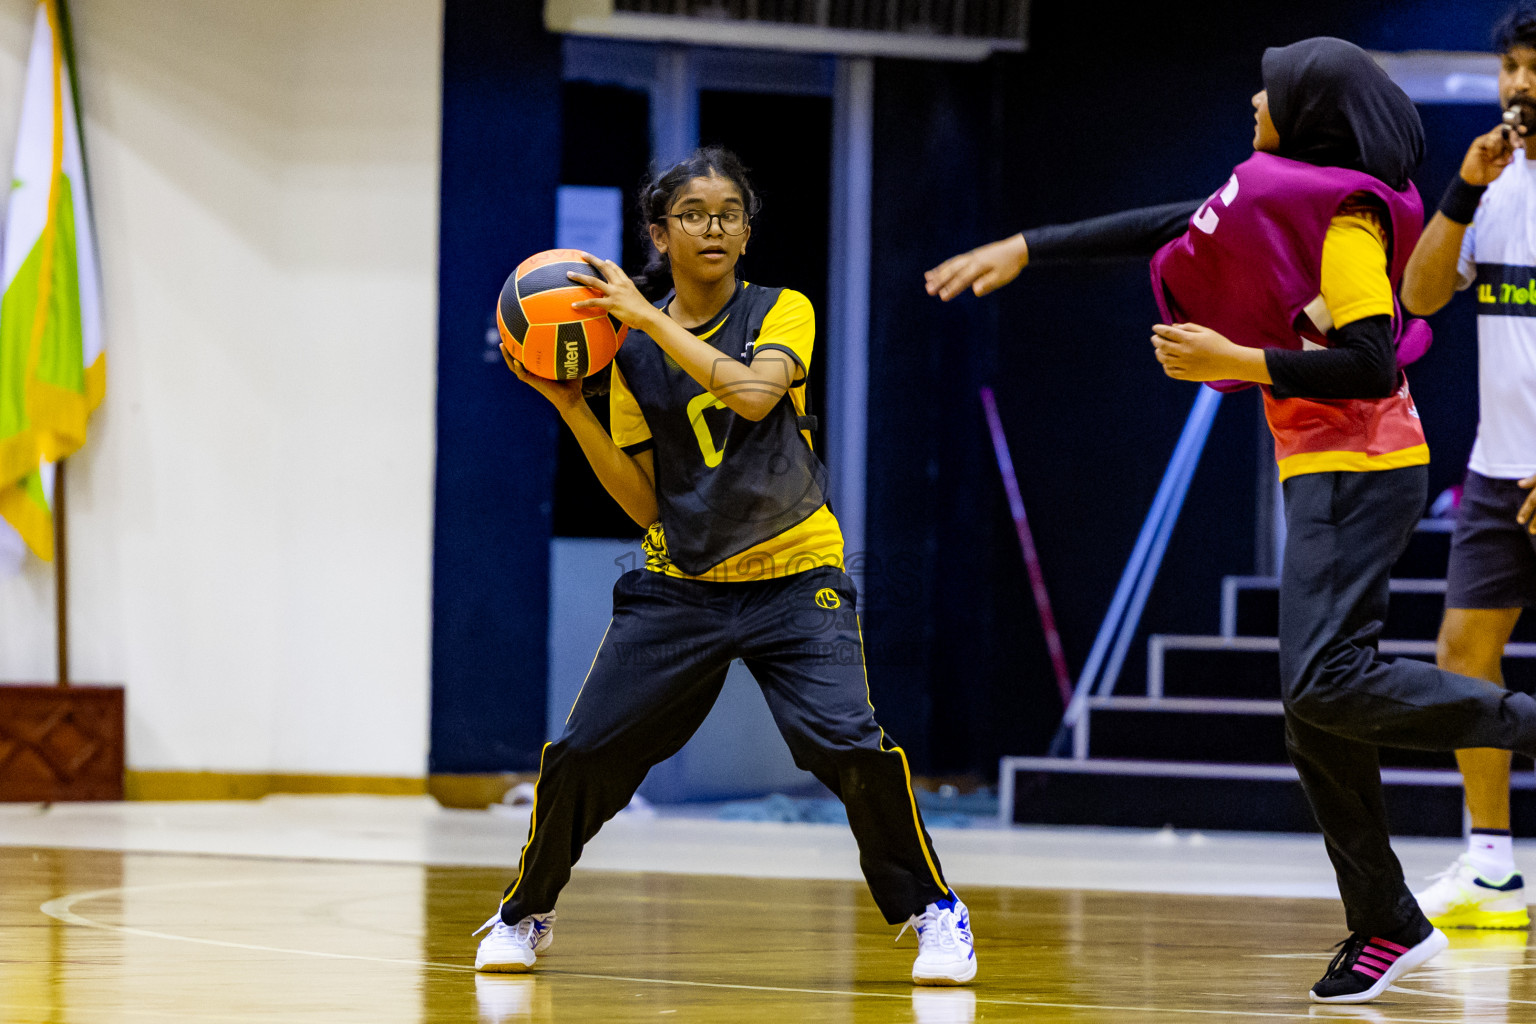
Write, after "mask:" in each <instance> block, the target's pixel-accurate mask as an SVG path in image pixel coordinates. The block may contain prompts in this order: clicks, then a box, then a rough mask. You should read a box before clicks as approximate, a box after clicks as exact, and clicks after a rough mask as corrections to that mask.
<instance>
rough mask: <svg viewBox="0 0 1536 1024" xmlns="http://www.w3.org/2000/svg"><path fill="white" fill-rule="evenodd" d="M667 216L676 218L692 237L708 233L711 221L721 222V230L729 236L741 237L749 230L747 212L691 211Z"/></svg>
mask: <svg viewBox="0 0 1536 1024" xmlns="http://www.w3.org/2000/svg"><path fill="white" fill-rule="evenodd" d="M667 216H668V217H676V218H677V222H678V223H679V224H681V225H682V226H683V230H684V231H686V232H688V234H690V235H702V234H704V233H705V232H707V231H708V230H709V222H710V221H719V222H720V230H721V231H723V232H725V233H726V234H727V235H739V234H741V233H742V232H743V231H745V230H747V211H745V210H724V211H722V212H720V213H705V212H704V211H703V210H689V211H687V212H686V213H669V214H667Z"/></svg>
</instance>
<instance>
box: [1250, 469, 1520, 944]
mask: <svg viewBox="0 0 1536 1024" xmlns="http://www.w3.org/2000/svg"><path fill="white" fill-rule="evenodd" d="M1427 478H1428V471H1427V470H1426V468H1425V467H1423V466H1411V467H1408V468H1405V469H1392V470H1383V471H1380V472H1374V473H1306V474H1302V475H1299V476H1293V477H1291V478H1290V479H1289V480H1286V481H1285V484H1284V487H1285V523H1286V545H1285V563H1284V566H1283V567H1282V570H1281V578H1280V686H1281V696H1282V698H1283V699H1284V701H1285V729H1286V745H1287V747H1288V749H1289V750H1290V755H1291V761H1292V763H1293V764H1295V766H1296V770H1297V771H1298V772H1299V773H1300V775H1301V783H1302V786H1303V787H1304V788H1305V790H1306V793H1307V799H1308V801H1309V802H1310V803H1311V805H1312V813H1313V814H1314V815H1315V816H1316V818H1317V823H1318V825H1319V826H1320V827H1321V829H1322V832H1323V838H1324V840H1325V842H1326V843H1327V847H1328V856H1329V857H1330V858H1331V859H1332V861H1333V866H1334V870H1335V871H1336V872H1337V874H1338V880H1339V895H1340V896H1341V897H1342V898H1343V901H1344V912H1345V917H1346V920H1347V924H1348V927H1349V929H1350V931H1352V932H1365V933H1367V934H1371V935H1390V934H1393V933H1395V932H1398V931H1400V930H1402V929H1405V928H1408V927H1409V926H1410V925H1413V924H1415V923H1416V922H1417V921H1418V920H1419V917H1420V912H1419V907H1418V904H1417V903H1416V902H1415V901H1414V899H1413V894H1412V893H1411V892H1410V891H1409V889H1408V886H1407V884H1406V883H1405V882H1404V880H1403V869H1402V866H1401V865H1400V864H1399V863H1398V860H1397V857H1396V855H1394V854H1393V852H1392V847H1391V845H1390V843H1389V841H1388V832H1387V818H1386V812H1385V809H1384V805H1383V803H1382V792H1381V769H1380V762H1379V760H1378V757H1377V747H1379V746H1392V747H1404V748H1408V749H1414V750H1457V749H1460V748H1464V747H1501V748H1504V749H1506V750H1518V751H1521V752H1522V753H1527V754H1532V753H1536V700H1533V699H1532V698H1531V697H1529V696H1528V695H1526V694H1523V693H1514V692H1511V691H1508V690H1505V689H1503V688H1502V687H1500V686H1497V685H1495V684H1493V683H1490V682H1487V681H1485V680H1482V679H1473V678H1470V677H1468V676H1461V675H1456V674H1455V673H1452V672H1446V671H1444V670H1442V669H1438V668H1436V667H1435V666H1433V665H1431V664H1427V663H1425V662H1421V661H1412V660H1409V659H1401V660H1397V661H1392V660H1388V659H1385V658H1383V657H1382V656H1381V655H1379V654H1378V653H1377V651H1376V645H1377V641H1378V640H1379V639H1380V637H1381V631H1382V625H1383V623H1384V622H1385V620H1386V617H1387V590H1388V574H1389V573H1390V572H1391V569H1392V566H1393V564H1394V563H1395V562H1396V561H1397V559H1398V558H1399V557H1400V556H1401V555H1402V553H1403V550H1404V548H1406V547H1407V545H1408V540H1409V537H1410V536H1411V535H1412V533H1413V528H1414V524H1415V523H1416V522H1417V521H1418V518H1419V516H1420V514H1421V513H1422V511H1423V508H1424V498H1425V490H1426V486H1427V483H1426V481H1427Z"/></svg>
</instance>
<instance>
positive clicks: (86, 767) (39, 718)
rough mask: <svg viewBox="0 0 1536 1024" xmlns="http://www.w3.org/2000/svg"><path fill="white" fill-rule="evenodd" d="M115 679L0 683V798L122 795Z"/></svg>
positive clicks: (119, 698)
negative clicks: (102, 683)
mask: <svg viewBox="0 0 1536 1024" xmlns="http://www.w3.org/2000/svg"><path fill="white" fill-rule="evenodd" d="M123 708H124V705H123V688H122V687H121V686H79V685H76V686H57V685H54V684H37V685H27V684H17V685H0V801H10V802H25V803H54V802H62V801H66V800H121V799H122V798H123Z"/></svg>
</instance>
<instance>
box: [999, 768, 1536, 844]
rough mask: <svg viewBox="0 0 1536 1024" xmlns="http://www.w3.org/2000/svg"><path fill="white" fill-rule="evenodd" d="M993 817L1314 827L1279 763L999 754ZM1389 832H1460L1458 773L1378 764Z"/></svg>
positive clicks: (1535, 790)
mask: <svg viewBox="0 0 1536 1024" xmlns="http://www.w3.org/2000/svg"><path fill="white" fill-rule="evenodd" d="M999 767H1000V771H999V786H1000V796H1001V803H1000V814H1001V815H1002V816H1003V817H1004V818H1005V820H1007V821H1009V822H1013V823H1016V824H1041V825H1123V826H1135V827H1142V828H1162V827H1164V826H1169V825H1171V826H1172V827H1174V828H1178V829H1206V830H1211V829H1231V830H1242V831H1261V832H1315V831H1316V825H1315V823H1314V822H1313V820H1312V814H1311V811H1310V809H1309V808H1308V807H1307V803H1306V798H1305V796H1304V795H1303V793H1302V791H1301V785H1300V783H1299V782H1298V781H1297V778H1296V771H1295V769H1294V768H1292V767H1291V766H1290V765H1288V764H1274V763H1269V764H1200V763H1193V762H1184V761H1150V760H1110V759H1102V758H1090V759H1087V760H1075V759H1071V758H1047V757H1005V758H1003V759H1002V761H1001V764H1000V766H999ZM1382 782H1383V788H1384V799H1385V802H1386V805H1387V818H1388V821H1389V822H1390V823H1391V826H1392V831H1393V834H1395V835H1417V836H1460V835H1461V834H1462V791H1461V776H1460V775H1459V774H1458V773H1457V772H1455V771H1451V770H1426V769H1393V768H1384V769H1383V770H1382ZM1511 810H1512V814H1513V825H1514V831H1515V834H1516V835H1521V836H1528V835H1532V834H1536V777H1533V775H1532V773H1530V772H1519V773H1517V774H1516V775H1515V777H1514V780H1513V785H1512V789H1511Z"/></svg>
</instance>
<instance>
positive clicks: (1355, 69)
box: [1263, 36, 1424, 191]
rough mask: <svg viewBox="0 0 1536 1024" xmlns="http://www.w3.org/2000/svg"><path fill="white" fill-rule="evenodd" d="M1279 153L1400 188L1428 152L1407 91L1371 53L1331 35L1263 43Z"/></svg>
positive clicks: (1266, 79)
mask: <svg viewBox="0 0 1536 1024" xmlns="http://www.w3.org/2000/svg"><path fill="white" fill-rule="evenodd" d="M1263 68H1264V88H1265V89H1266V90H1267V91H1268V93H1269V117H1270V120H1272V121H1273V122H1274V123H1275V130H1276V131H1277V132H1279V133H1280V149H1279V151H1278V155H1280V156H1286V157H1290V158H1291V159H1293V160H1302V161H1305V162H1306V163H1309V164H1315V165H1317V166H1319V167H1348V168H1350V169H1351V170H1356V171H1364V172H1365V173H1366V174H1369V175H1371V176H1372V177H1374V178H1379V179H1380V180H1381V181H1384V182H1386V183H1387V184H1388V185H1390V186H1391V187H1392V188H1393V189H1394V190H1396V191H1401V190H1402V189H1403V188H1404V186H1406V185H1407V184H1408V178H1409V175H1411V174H1413V172H1414V171H1415V170H1416V169H1417V168H1418V166H1419V161H1420V160H1422V159H1423V158H1424V126H1423V125H1422V124H1420V123H1419V112H1418V110H1416V109H1415V108H1414V105H1413V101H1412V100H1410V99H1409V98H1408V94H1407V93H1405V92H1403V90H1402V89H1401V88H1399V87H1398V85H1397V83H1396V82H1394V81H1392V79H1391V78H1389V77H1387V73H1386V72H1385V71H1383V70H1382V69H1381V67H1380V65H1378V64H1377V63H1376V62H1375V61H1374V60H1372V59H1371V57H1370V54H1368V53H1366V52H1365V51H1364V50H1362V49H1360V47H1358V46H1356V45H1355V44H1354V43H1348V42H1345V41H1344V40H1342V39H1334V38H1331V37H1329V36H1318V37H1316V38H1314V39H1303V40H1302V41H1301V42H1299V43H1292V44H1291V45H1290V46H1272V47H1270V48H1269V49H1267V50H1265V51H1264V64H1263Z"/></svg>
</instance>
